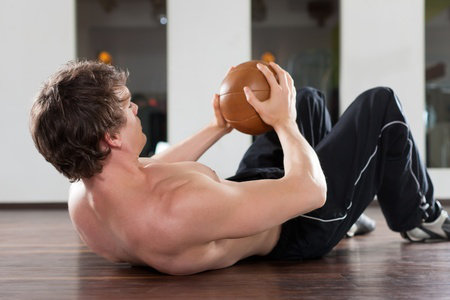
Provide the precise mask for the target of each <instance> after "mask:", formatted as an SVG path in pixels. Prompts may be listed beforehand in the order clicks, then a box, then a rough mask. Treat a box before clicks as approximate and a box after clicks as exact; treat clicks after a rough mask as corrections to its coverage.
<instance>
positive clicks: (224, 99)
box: [219, 60, 276, 135]
mask: <svg viewBox="0 0 450 300" xmlns="http://www.w3.org/2000/svg"><path fill="white" fill-rule="evenodd" d="M257 63H261V64H264V65H266V66H268V67H269V69H270V70H271V71H272V73H274V74H276V73H275V71H274V70H273V69H272V68H271V67H270V66H269V65H268V64H267V63H265V62H263V61H256V60H252V61H248V62H245V63H242V64H240V65H238V66H236V67H235V68H233V69H232V70H231V71H230V72H229V73H228V74H227V76H226V77H225V79H224V80H223V81H222V84H221V86H220V92H219V97H220V110H221V112H222V115H223V117H224V118H225V120H226V121H227V122H228V123H229V124H230V125H231V126H232V127H233V128H235V129H237V130H239V131H241V132H243V133H247V134H251V135H258V134H262V133H264V132H266V131H268V130H270V129H272V127H271V126H269V125H267V124H266V123H264V122H263V120H262V119H261V118H260V116H259V115H258V113H257V112H256V110H255V109H254V108H253V107H252V106H251V105H250V104H249V103H248V102H247V99H246V98H245V93H244V90H243V88H244V86H248V87H249V88H250V89H251V90H252V91H253V93H254V94H255V96H256V97H257V98H258V99H259V100H261V101H265V100H267V99H268V98H269V97H270V86H269V83H268V82H267V80H266V78H265V77H264V74H263V73H261V71H260V70H258V68H257V67H256V64H257ZM275 76H276V75H275Z"/></svg>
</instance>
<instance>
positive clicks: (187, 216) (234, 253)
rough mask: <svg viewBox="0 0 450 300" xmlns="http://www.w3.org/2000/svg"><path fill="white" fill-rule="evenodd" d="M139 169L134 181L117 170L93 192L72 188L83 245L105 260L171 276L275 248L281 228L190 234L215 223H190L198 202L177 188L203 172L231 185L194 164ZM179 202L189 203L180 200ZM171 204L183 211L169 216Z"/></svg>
mask: <svg viewBox="0 0 450 300" xmlns="http://www.w3.org/2000/svg"><path fill="white" fill-rule="evenodd" d="M141 171H142V174H143V175H144V178H145V179H144V180H143V181H142V182H138V183H136V184H133V185H129V184H128V182H129V181H128V180H127V178H123V177H122V175H121V174H116V175H117V177H115V178H112V179H111V182H106V181H105V182H104V186H98V185H97V186H96V188H95V191H90V192H88V191H87V190H86V187H85V186H84V184H83V183H82V182H79V183H75V184H73V186H72V188H71V194H70V200H69V209H70V214H71V217H72V220H73V222H74V224H76V227H77V229H78V231H79V232H80V235H81V236H82V238H83V240H84V241H85V242H86V244H87V245H88V246H89V247H90V248H91V249H93V250H94V251H95V252H97V253H99V254H100V255H102V256H104V257H105V258H106V259H108V260H110V261H114V262H118V261H125V262H130V263H133V264H146V265H150V266H152V267H154V268H156V269H158V270H160V271H162V272H165V273H170V274H190V273H196V272H201V271H204V270H210V269H217V268H224V267H228V266H230V265H233V264H234V263H236V262H237V261H239V260H241V259H243V258H245V257H248V256H252V255H265V254H267V253H268V252H270V250H271V249H272V248H273V247H274V246H275V244H276V242H277V240H278V236H279V232H280V226H275V227H274V228H271V229H268V230H265V231H263V232H261V233H258V234H254V235H251V236H242V237H235V238H232V239H227V238H223V239H218V240H212V239H211V238H210V236H209V235H206V236H205V235H203V234H202V233H201V232H195V228H197V227H199V226H202V227H203V226H205V227H206V228H210V229H208V230H211V231H213V230H214V226H215V224H206V223H205V221H204V220H202V219H201V218H195V219H196V220H198V222H197V224H191V223H192V220H193V218H192V215H191V214H193V213H195V212H196V210H198V206H199V205H201V203H196V202H195V199H192V200H191V198H190V197H183V196H182V195H179V192H177V190H178V189H179V188H180V186H182V185H186V184H187V185H191V184H195V182H196V177H203V176H206V177H208V178H210V179H211V180H214V181H217V182H222V184H234V183H232V182H226V181H221V180H220V179H219V178H218V177H217V175H216V174H215V172H214V171H213V170H211V169H210V168H208V167H206V166H204V165H202V164H200V163H196V162H181V163H171V164H168V163H157V162H150V163H147V164H142V165H141ZM121 182H127V183H126V184H121ZM111 186H114V188H111ZM117 190H119V191H120V193H117V192H116V191H117ZM183 201H192V202H193V203H180V202H183ZM176 205H182V206H183V207H186V210H185V211H184V212H176V215H174V214H175V211H176V209H174V208H173V207H174V206H176ZM190 205H191V206H192V210H190V209H189V206H190Z"/></svg>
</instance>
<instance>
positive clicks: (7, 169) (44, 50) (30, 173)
mask: <svg viewBox="0 0 450 300" xmlns="http://www.w3.org/2000/svg"><path fill="white" fill-rule="evenodd" d="M74 17H75V6H74V0H41V1H26V0H2V1H0V39H1V47H0V57H1V60H2V67H1V72H0V90H1V97H0V103H1V110H0V136H1V141H2V143H1V147H0V166H1V167H0V202H53V201H64V200H66V198H67V188H68V181H67V179H65V178H64V177H63V176H62V175H60V174H59V173H57V172H56V171H55V170H54V168H53V167H52V166H51V165H50V164H49V163H47V162H46V161H45V160H44V159H43V158H42V156H41V155H40V154H39V153H38V152H37V150H36V149H35V147H34V145H33V142H32V140H31V137H30V134H29V132H28V115H29V109H30V108H31V104H32V100H33V97H34V95H35V94H36V93H37V91H38V89H39V87H40V85H41V83H42V82H43V81H44V80H45V79H46V78H47V77H48V76H49V75H50V74H52V73H53V72H54V71H55V70H56V69H57V68H58V67H59V66H60V65H62V64H63V63H65V62H66V61H68V60H70V59H73V58H74V57H75V18H74Z"/></svg>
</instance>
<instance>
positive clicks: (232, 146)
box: [167, 0, 251, 177]
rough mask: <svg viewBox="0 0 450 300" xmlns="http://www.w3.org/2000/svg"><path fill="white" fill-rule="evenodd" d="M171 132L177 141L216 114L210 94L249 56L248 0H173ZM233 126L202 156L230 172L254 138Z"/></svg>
mask: <svg viewBox="0 0 450 300" xmlns="http://www.w3.org/2000/svg"><path fill="white" fill-rule="evenodd" d="M167 5H168V7H167V9H168V20H169V22H168V28H167V30H168V45H167V49H168V137H169V143H171V144H173V143H176V142H178V141H180V140H182V139H184V138H186V137H187V136H189V135H191V134H192V133H194V132H195V131H197V130H199V129H201V128H202V127H203V126H205V125H206V124H207V123H208V122H210V121H211V119H212V116H213V111H212V106H211V99H212V95H213V93H215V92H216V93H217V92H218V91H219V85H220V82H221V81H222V79H223V77H224V75H225V73H226V71H227V70H228V68H229V67H230V66H232V65H237V64H239V63H241V62H244V61H246V60H249V59H250V49H251V48H250V41H251V38H250V31H251V27H250V26H251V23H250V22H251V15H250V1H249V0H227V1H223V0H189V1H185V0H168V2H167ZM250 140H251V138H250V136H248V135H244V134H241V133H238V132H233V133H231V134H230V135H228V136H226V137H224V138H223V139H222V140H221V141H219V142H218V143H217V144H216V145H214V146H213V148H212V149H211V150H210V151H209V152H207V153H206V155H205V156H204V157H203V158H201V159H200V162H202V163H205V164H206V165H208V166H210V167H212V168H213V169H215V170H216V171H217V173H218V174H219V175H220V176H222V177H226V176H231V175H233V174H234V172H235V171H236V169H237V166H238V163H239V160H240V159H241V157H242V155H243V153H244V152H245V150H246V149H247V147H248V146H249V144H250Z"/></svg>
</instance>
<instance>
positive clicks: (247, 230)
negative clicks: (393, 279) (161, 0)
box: [30, 62, 449, 274]
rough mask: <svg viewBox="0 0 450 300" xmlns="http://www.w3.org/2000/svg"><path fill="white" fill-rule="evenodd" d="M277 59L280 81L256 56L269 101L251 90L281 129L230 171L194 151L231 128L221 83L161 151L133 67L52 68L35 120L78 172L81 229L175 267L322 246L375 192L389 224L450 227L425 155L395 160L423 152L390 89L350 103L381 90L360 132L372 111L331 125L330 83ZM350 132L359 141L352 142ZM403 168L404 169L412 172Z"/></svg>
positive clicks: (121, 256) (76, 215)
mask: <svg viewBox="0 0 450 300" xmlns="http://www.w3.org/2000/svg"><path fill="white" fill-rule="evenodd" d="M271 65H272V67H273V68H274V69H275V71H276V73H277V75H278V78H279V79H280V80H279V82H277V80H276V79H275V77H274V75H273V74H272V73H271V72H270V71H269V70H268V69H267V67H264V66H258V68H259V69H260V71H261V72H262V73H263V74H264V75H265V76H266V79H267V81H268V82H269V84H270V87H271V95H270V98H269V99H268V100H267V101H264V102H260V101H259V100H257V99H256V97H255V95H254V94H253V93H252V92H251V91H250V90H249V89H244V92H245V93H246V96H247V100H248V101H249V103H250V104H251V105H252V106H253V107H254V108H255V109H256V111H257V112H258V113H259V114H260V116H261V118H262V119H263V120H264V121H265V122H266V123H267V124H269V125H271V126H272V127H273V128H274V131H272V132H269V133H267V134H264V135H262V136H259V137H258V138H257V140H256V141H255V143H254V144H253V145H252V147H250V149H249V150H248V152H247V153H246V156H245V157H244V159H243V161H242V162H241V165H240V167H239V170H238V173H237V174H236V176H234V177H233V178H230V179H229V180H224V179H220V178H219V177H218V176H217V175H216V174H215V172H214V171H213V170H211V169H210V168H208V167H206V166H204V165H202V164H200V163H197V162H196V160H197V159H198V158H199V157H200V156H201V155H202V154H203V153H204V152H205V151H206V150H207V149H208V148H209V147H211V146H212V145H213V144H214V143H215V142H216V141H217V140H219V139H220V138H221V137H223V136H224V135H226V134H227V133H229V132H230V131H231V128H230V127H229V125H228V124H227V123H226V122H225V120H224V118H223V117H222V115H221V112H220V107H219V101H218V96H217V95H215V96H214V99H213V106H214V114H215V118H214V121H213V122H212V123H211V124H209V125H208V126H206V127H205V128H204V129H203V130H201V131H200V132H198V133H197V134H195V135H193V136H192V137H190V138H188V139H186V140H185V141H183V142H181V143H180V144H178V145H175V146H173V147H171V148H169V149H168V150H166V151H165V152H163V153H160V154H157V155H154V156H152V157H151V158H139V153H140V152H141V150H142V148H143V146H144V144H145V141H146V137H145V135H144V134H143V133H142V127H141V124H140V121H139V119H138V117H137V110H138V108H137V106H136V105H135V104H134V103H133V102H131V95H130V92H129V90H128V89H127V87H126V85H125V84H126V78H127V75H126V74H125V73H123V72H121V71H119V70H117V69H115V68H114V67H112V66H107V65H104V64H100V63H95V62H74V63H69V64H67V65H66V66H65V67H64V68H63V69H61V70H60V71H59V72H57V73H56V74H55V75H54V76H52V77H51V78H50V79H49V80H48V81H47V82H46V83H45V85H44V87H43V88H42V90H41V92H40V94H39V95H38V97H37V99H36V101H35V103H34V105H33V108H32V111H31V122H30V124H31V126H30V127H31V133H32V136H33V140H34V142H35V144H36V147H37V148H38V150H39V151H40V153H41V154H42V155H43V156H44V157H45V158H46V159H47V160H48V161H49V162H50V163H52V164H53V165H54V166H55V167H56V168H57V169H58V171H60V172H61V173H62V174H64V175H65V176H66V177H68V178H69V179H70V180H71V181H72V182H73V184H72V186H71V189H70V196H69V212H70V216H71V219H72V222H73V224H74V225H75V227H76V229H77V231H78V233H79V234H80V236H81V238H82V239H83V241H84V242H85V243H86V244H87V245H88V246H89V247H90V248H91V249H92V250H93V251H94V252H96V253H97V254H99V255H101V256H103V257H104V258H106V259H108V260H110V261H112V262H129V263H131V264H140V265H149V266H151V267H153V268H155V269H157V270H159V271H161V272H164V273H168V274H193V273H197V272H201V271H205V270H211V269H219V268H225V267H228V266H231V265H233V264H235V263H236V262H237V261H239V260H241V259H244V258H246V257H249V256H253V255H260V256H265V255H267V256H269V257H270V258H273V259H306V258H311V257H319V256H322V255H324V254H326V253H327V252H329V251H330V250H331V249H332V248H333V247H334V245H336V244H337V242H338V241H339V240H340V239H341V238H342V237H343V236H344V235H345V233H346V232H347V231H348V229H349V228H350V227H351V226H352V224H353V223H354V222H355V221H356V219H357V218H358V217H359V215H361V213H362V212H363V210H364V209H365V207H366V206H367V205H368V204H369V203H370V201H371V200H372V199H373V196H374V195H375V194H378V197H379V199H380V205H381V206H382V208H383V212H384V213H385V215H386V218H387V220H388V224H389V226H391V228H392V229H394V230H397V231H401V232H403V234H404V235H405V237H407V238H409V239H416V240H418V239H417V238H416V237H415V236H414V235H412V236H411V234H410V232H411V230H412V229H414V230H417V229H418V228H419V227H420V228H423V226H422V225H423V224H428V223H430V224H434V225H433V226H435V227H436V226H438V227H439V228H438V229H439V230H441V231H443V232H444V234H443V235H442V234H441V231H439V230H435V231H439V232H437V233H436V235H437V236H438V237H439V238H441V239H442V240H445V239H448V236H446V234H448V233H447V232H446V231H445V230H444V225H445V224H447V222H448V221H449V220H448V217H447V216H446V215H445V211H443V210H442V209H441V208H440V206H439V204H438V202H437V201H435V200H434V198H433V195H432V186H431V182H430V181H429V179H428V176H427V174H426V171H425V170H424V169H423V168H420V167H419V168H415V169H414V170H413V169H411V172H409V169H408V174H406V173H405V172H404V170H403V169H404V168H403V169H402V168H400V169H397V167H398V166H397V165H395V166H394V165H392V166H391V165H390V163H391V161H390V160H389V159H388V158H393V157H394V158H398V161H399V163H398V164H399V165H402V166H404V165H407V164H408V162H409V163H410V164H411V153H412V159H413V162H414V163H416V162H417V163H420V160H419V158H418V157H415V155H414V153H415V151H416V149H415V146H414V144H413V143H412V142H411V143H412V144H411V147H410V148H409V149H410V150H409V151H410V152H408V151H406V152H405V151H404V148H405V147H404V146H405V145H406V144H408V145H409V141H410V139H408V137H409V134H410V133H409V129H408V128H407V126H391V125H395V124H397V125H398V124H400V123H402V124H406V123H405V122H403V121H404V120H400V119H402V114H401V111H400V109H399V108H396V105H397V104H396V102H397V101H396V98H395V97H394V94H393V93H392V92H391V91H390V90H389V89H385V88H384V89H383V88H380V89H374V90H371V91H369V92H366V94H363V96H362V97H361V96H360V98H361V99H360V100H358V99H357V100H356V101H355V102H357V104H356V105H354V106H353V107H354V108H353V110H355V109H356V110H361V108H363V107H365V106H367V105H372V106H373V99H377V100H378V101H377V103H380V104H379V105H378V106H379V108H375V109H374V111H370V113H369V114H374V115H377V114H376V113H377V112H378V111H379V113H378V115H379V117H378V118H377V120H379V122H375V125H373V124H372V125H373V126H372V127H374V128H371V129H370V130H368V131H362V132H361V134H360V136H361V138H359V139H357V138H355V137H354V132H353V131H352V130H351V128H352V127H351V126H353V127H354V126H355V125H351V124H353V123H354V122H353V120H354V119H355V118H361V117H362V118H363V119H364V118H366V117H367V114H366V115H364V116H359V115H358V113H355V112H352V109H349V111H350V112H348V113H347V115H348V116H347V117H346V118H344V120H343V121H340V122H339V123H338V125H337V126H336V127H337V129H336V133H334V131H335V129H333V131H331V133H330V130H331V128H329V124H328V123H329V120H328V121H327V118H329V117H328V115H327V112H326V109H324V105H323V103H322V102H321V100H320V99H319V98H320V96H321V94H320V92H318V91H316V90H313V89H302V90H300V93H299V95H300V94H301V95H300V96H301V97H300V100H298V99H297V100H296V89H295V87H294V83H293V81H292V79H291V77H290V76H289V74H288V73H287V72H286V71H284V70H283V69H281V68H280V67H279V66H278V65H276V64H271ZM367 93H368V94H367ZM372 106H371V108H372V109H373V107H372ZM386 107H388V108H389V109H386ZM302 108H304V109H302ZM298 109H299V111H300V112H301V115H300V116H299V117H298V116H297V110H298ZM386 111H387V112H388V113H389V112H391V113H390V114H389V115H387V114H386ZM305 114H309V116H308V115H305ZM305 120H306V121H305ZM360 121H361V120H360ZM303 122H305V123H303ZM361 122H362V121H361ZM371 122H372V123H373V120H372V121H371ZM366 123H367V122H366ZM378 123H379V124H378ZM317 124H318V125H317ZM327 124H328V125H327ZM339 124H341V125H339ZM316 125H317V126H316ZM358 127H363V129H364V126H363V125H361V124H358ZM299 128H300V130H299ZM363 129H362V130H363ZM300 131H302V133H303V135H305V136H307V138H308V140H306V139H305V137H304V136H303V135H302V134H301V133H300ZM384 132H385V133H384ZM345 134H349V135H350V136H352V138H350V139H351V140H356V141H354V142H349V143H344V142H342V140H340V139H345V138H346V137H345ZM372 136H373V138H372V139H371V137H372ZM364 139H367V140H369V141H371V142H367V141H366V140H364ZM349 144H350V145H362V144H363V145H364V146H365V147H367V149H370V152H368V151H369V150H368V151H366V149H365V148H364V149H363V148H361V149H360V148H358V147H352V149H350V150H348V149H347V150H346V149H344V148H342V149H340V148H339V147H346V146H348V145H349ZM313 147H314V148H313ZM378 147H379V148H380V149H381V150H380V151H378V153H377V149H378ZM374 149H375V153H372V151H373V150H374ZM398 149H401V150H399V151H397V150H398ZM355 151H358V152H357V153H356V154H355ZM333 153H335V155H336V156H334V157H333ZM339 153H340V154H339ZM318 155H319V156H318ZM319 157H320V161H319ZM348 162H351V164H350V163H349V164H347V165H346V163H348ZM321 164H322V166H321ZM340 164H342V165H340ZM419 165H420V164H419ZM364 166H365V167H364ZM380 166H381V167H380ZM384 169H390V171H391V172H389V173H393V174H387V175H386V174H385V173H388V172H384V171H383V170H384ZM333 170H334V171H333ZM402 170H403V171H402ZM399 172H400V173H401V172H404V173H405V174H404V176H405V179H402V181H401V182H399V179H398V178H397V177H398V176H397V175H399ZM324 173H325V174H326V175H327V179H325V175H324ZM391 175H396V176H392V178H391V177H390V176H391ZM413 179H415V181H414V180H413ZM355 180H356V181H355ZM416 181H419V182H418V184H419V186H420V193H418V191H417V190H418V188H417V185H416ZM387 182H389V186H391V184H393V185H394V186H397V187H398V189H399V191H398V193H401V195H402V196H401V197H400V198H401V199H397V198H398V197H399V195H398V194H397V192H395V191H390V190H389V189H390V188H389V187H384V184H386V183H387ZM327 183H328V192H327ZM411 184H414V185H413V186H412V185H411ZM405 190H406V191H407V192H405ZM408 197H409V198H408ZM391 198H396V199H395V200H392V199H391ZM407 198H408V199H409V200H408V199H407ZM326 199H327V201H326ZM384 199H386V200H384ZM406 201H407V202H406ZM325 203H326V205H324V204H325ZM392 203H394V204H392ZM405 203H407V204H405ZM400 204H402V208H403V210H402V211H404V210H405V205H406V206H408V207H409V209H408V210H407V212H399V208H398V206H399V205H400ZM309 212H311V213H309ZM307 213H308V214H307ZM398 214H403V215H406V214H407V215H406V216H407V218H404V217H402V218H399V217H398ZM436 220H438V221H439V222H438V225H436V224H437V223H436V222H437V221H436ZM424 221H427V222H428V223H424ZM430 221H432V222H434V223H432V222H430ZM444 223H445V224H444ZM433 228H434V227H433ZM436 228H437V227H436ZM428 238H436V236H433V237H427V239H428ZM424 239H425V238H423V239H421V240H424Z"/></svg>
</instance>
